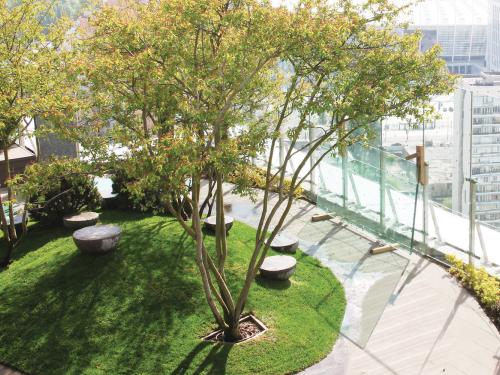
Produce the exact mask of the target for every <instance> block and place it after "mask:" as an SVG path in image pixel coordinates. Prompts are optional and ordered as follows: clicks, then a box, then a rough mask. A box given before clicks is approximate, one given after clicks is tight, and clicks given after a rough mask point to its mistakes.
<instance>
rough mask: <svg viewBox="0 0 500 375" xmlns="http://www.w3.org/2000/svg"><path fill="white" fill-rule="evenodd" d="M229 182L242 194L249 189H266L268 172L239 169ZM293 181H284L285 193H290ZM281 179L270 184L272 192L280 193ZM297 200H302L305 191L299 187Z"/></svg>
mask: <svg viewBox="0 0 500 375" xmlns="http://www.w3.org/2000/svg"><path fill="white" fill-rule="evenodd" d="M227 180H228V182H231V183H233V184H235V185H236V188H237V190H240V191H241V192H246V189H248V188H258V189H264V188H265V187H266V171H265V170H263V169H262V168H259V167H256V166H253V165H248V166H245V167H244V168H242V169H238V170H237V171H235V172H234V173H232V174H230V175H229V176H228V178H227ZM291 183H292V180H290V179H289V178H285V180H284V191H285V193H288V192H289V191H290V185H291ZM278 184H279V177H275V178H274V179H273V180H272V181H271V184H270V191H273V192H278ZM293 195H294V196H295V198H301V197H302V196H303V195H304V189H302V188H301V187H298V188H297V189H295V191H294V192H293Z"/></svg>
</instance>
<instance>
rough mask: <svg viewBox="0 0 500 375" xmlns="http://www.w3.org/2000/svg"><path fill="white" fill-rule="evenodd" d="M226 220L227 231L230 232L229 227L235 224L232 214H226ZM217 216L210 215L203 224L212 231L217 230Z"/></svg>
mask: <svg viewBox="0 0 500 375" xmlns="http://www.w3.org/2000/svg"><path fill="white" fill-rule="evenodd" d="M224 220H225V222H226V232H229V229H231V227H232V226H233V223H234V219H233V218H232V217H231V216H224ZM216 222H217V218H216V217H215V216H209V217H207V218H206V219H205V220H204V221H203V225H204V226H205V228H206V229H208V230H209V231H211V232H215V228H216Z"/></svg>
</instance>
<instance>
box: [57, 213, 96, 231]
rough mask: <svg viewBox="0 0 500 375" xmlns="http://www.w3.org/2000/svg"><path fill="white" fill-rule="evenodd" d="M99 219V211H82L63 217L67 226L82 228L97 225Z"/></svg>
mask: <svg viewBox="0 0 500 375" xmlns="http://www.w3.org/2000/svg"><path fill="white" fill-rule="evenodd" d="M98 219H99V214H98V213H97V212H80V213H78V214H73V215H67V216H65V217H64V218H63V223H64V226H65V227H66V228H69V229H80V228H85V227H89V226H91V225H96V224H97V220H98Z"/></svg>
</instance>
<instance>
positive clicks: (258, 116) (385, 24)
mask: <svg viewBox="0 0 500 375" xmlns="http://www.w3.org/2000/svg"><path fill="white" fill-rule="evenodd" d="M400 11H401V9H400V8H397V7H395V6H393V5H391V2H390V1H387V0H370V1H367V2H366V3H365V4H362V5H359V4H357V2H354V1H351V0H339V1H337V2H334V3H333V4H332V3H331V2H329V1H322V0H317V1H301V2H299V4H298V5H297V6H295V7H294V8H293V9H290V8H284V7H281V8H277V7H273V6H271V5H270V4H269V3H268V2H265V1H258V0H239V1H232V0H225V1H221V0H202V1H195V0H170V1H166V0H165V1H163V0H160V1H155V2H148V3H140V2H130V3H127V6H123V7H122V8H107V7H105V8H103V9H102V10H101V11H100V12H98V13H97V14H95V15H94V16H93V17H92V18H91V20H90V24H91V25H92V33H91V34H87V35H86V36H85V37H84V40H83V43H82V48H81V51H82V59H83V60H84V61H87V63H82V64H81V65H82V66H85V69H84V71H82V76H85V77H86V79H87V80H88V81H87V83H86V86H87V87H88V88H89V89H90V90H89V91H88V92H86V93H87V94H88V95H89V97H90V98H91V99H92V101H93V103H94V108H95V110H94V111H93V112H92V115H91V116H90V115H89V116H88V118H89V121H88V123H89V124H90V123H93V124H97V125H96V127H97V128H98V129H101V128H102V127H103V126H104V125H105V124H109V122H110V119H111V123H112V127H111V128H110V129H109V131H108V133H107V134H108V135H109V136H110V137H112V138H113V139H114V140H115V141H116V142H118V143H120V144H122V145H124V146H126V147H127V150H128V157H127V158H126V159H125V160H123V161H122V162H123V163H124V164H125V165H126V168H127V170H128V172H129V173H130V174H131V175H134V176H136V178H137V180H136V182H135V183H134V184H132V186H130V189H131V191H134V192H135V193H137V194H138V195H140V194H141V190H142V189H144V188H146V187H149V188H151V186H156V187H157V188H158V189H162V191H167V192H168V194H170V196H171V197H172V198H173V199H171V200H166V201H165V205H166V206H167V208H168V209H169V211H170V212H171V213H172V214H173V215H175V217H176V218H177V219H178V221H179V223H180V225H182V227H183V228H184V230H185V231H186V232H187V233H188V234H189V235H190V236H191V237H192V238H193V240H194V242H195V244H196V263H197V265H198V269H199V272H200V276H201V279H202V281H203V289H204V292H205V297H206V301H207V303H208V306H209V307H210V309H211V311H212V313H213V316H214V318H215V321H216V322H217V324H218V325H219V327H220V328H222V329H223V330H224V332H225V339H226V340H228V341H234V340H238V339H239V338H240V332H239V319H240V317H241V314H242V313H243V311H244V308H245V303H246V301H247V299H248V293H249V291H250V288H251V285H252V283H253V281H254V279H255V277H256V274H257V272H258V270H259V267H260V266H261V264H262V262H263V261H264V259H265V257H266V254H267V252H268V249H269V246H270V243H271V241H272V240H273V239H274V237H275V236H276V234H277V233H278V232H279V231H280V230H281V228H282V225H283V222H284V220H285V218H286V216H287V214H288V212H289V210H290V207H291V205H292V203H293V199H294V197H295V194H294V193H295V191H296V190H297V189H298V188H299V187H300V185H301V184H302V183H303V182H304V181H305V180H306V179H307V178H308V177H309V175H310V174H311V172H312V169H313V168H314V167H315V166H317V165H318V164H319V163H320V162H321V160H323V159H324V158H325V157H326V156H327V155H329V154H331V153H342V152H344V151H345V149H346V147H347V146H349V145H351V144H354V143H357V142H365V141H367V140H368V139H369V138H370V137H371V136H372V134H373V129H372V125H371V124H373V123H374V122H375V121H379V120H381V119H382V118H384V117H386V116H398V117H408V116H413V117H414V118H416V119H422V118H424V117H428V116H430V115H432V106H430V105H429V101H430V98H431V97H432V96H433V95H436V94H440V93H443V92H446V91H448V90H450V87H451V86H450V83H451V81H452V79H451V77H450V76H449V75H448V74H447V73H446V71H445V64H444V62H443V61H441V60H440V59H439V57H438V54H439V51H438V49H437V48H432V49H430V50H428V51H427V52H425V53H420V51H419V48H418V44H419V43H418V39H419V35H400V34H398V33H396V29H395V27H396V26H395V25H397V22H396V19H397V16H398V14H399V13H400ZM292 117H293V118H295V119H296V120H295V121H293V122H292V121H290V119H291V118H292ZM318 117H321V118H322V119H323V120H327V121H324V122H325V125H323V126H319V125H317V124H316V122H315V121H313V120H314V119H315V118H318ZM90 119H92V121H91V120H90ZM148 124H150V126H149V125H148ZM311 129H313V130H314V131H315V132H316V133H317V136H316V137H314V138H311V139H310V141H309V142H308V144H306V145H301V146H300V147H299V146H297V144H298V140H299V137H300V134H301V133H303V132H305V131H309V130H311ZM283 134H286V136H287V137H288V138H289V140H290V147H289V149H288V151H287V152H286V153H285V154H283V155H281V158H280V159H281V160H280V165H279V167H278V168H273V167H272V164H273V159H274V158H275V155H274V152H275V151H274V150H275V146H276V145H277V144H278V142H279V140H280V137H282V135H283ZM266 150H270V151H269V152H268V153H267V154H266V153H265V151H266ZM298 153H302V156H303V158H302V160H301V162H300V163H299V165H298V166H297V167H296V170H295V172H294V173H293V175H292V176H291V182H288V183H287V184H285V176H286V174H287V173H288V166H289V163H290V160H291V158H292V157H294V156H295V155H297V154H298ZM257 155H266V160H267V167H266V171H265V179H266V183H265V188H264V199H263V205H262V213H261V217H260V222H259V225H258V228H257V232H256V238H255V245H254V249H253V252H252V255H251V257H250V259H249V262H248V265H247V271H246V273H245V275H240V276H241V277H242V280H241V282H242V287H241V289H239V290H231V288H230V285H231V283H230V282H229V280H228V278H227V275H226V274H225V263H226V260H227V258H228V256H230V249H228V248H227V241H226V231H225V226H224V222H225V218H224V210H223V205H224V194H223V183H224V181H225V180H226V177H227V176H228V174H230V173H234V172H235V171H237V172H238V175H239V178H238V179H237V180H238V183H237V186H236V187H237V191H239V192H240V193H242V194H245V193H250V189H249V186H250V179H249V178H247V177H246V175H245V171H246V166H247V165H248V164H249V163H250V162H251V160H252V158H254V157H256V156H257ZM311 160H312V163H311ZM207 175H209V176H212V177H213V181H214V197H215V214H216V217H217V226H216V227H217V229H216V235H215V237H216V240H215V243H216V247H215V251H214V252H212V251H210V250H209V249H207V248H206V246H205V242H204V236H203V232H202V217H203V216H202V215H203V210H201V209H200V208H201V206H202V205H203V202H204V201H205V200H206V195H204V190H203V185H204V178H206V177H207ZM271 185H274V186H275V187H276V186H277V189H278V199H277V200H276V201H275V202H273V203H271V200H270V190H271V189H270V187H271ZM205 193H206V191H205ZM183 201H185V202H188V203H189V204H190V206H191V207H192V208H193V210H192V215H191V218H190V221H186V217H185V215H183V212H182V207H180V206H175V205H174V204H172V202H183ZM273 220H275V221H277V225H274V226H273V225H272V223H273Z"/></svg>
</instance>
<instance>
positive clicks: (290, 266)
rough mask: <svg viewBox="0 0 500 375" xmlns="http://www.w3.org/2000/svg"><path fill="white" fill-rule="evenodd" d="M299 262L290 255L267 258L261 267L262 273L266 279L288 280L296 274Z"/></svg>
mask: <svg viewBox="0 0 500 375" xmlns="http://www.w3.org/2000/svg"><path fill="white" fill-rule="evenodd" d="M296 266H297V260H296V259H295V258H294V257H291V256H289V255H274V256H272V257H267V258H266V259H264V262H263V263H262V265H261V266H260V273H261V275H262V276H263V277H265V278H266V279H271V280H288V279H289V278H290V276H292V275H293V274H294V272H295V267H296Z"/></svg>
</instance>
